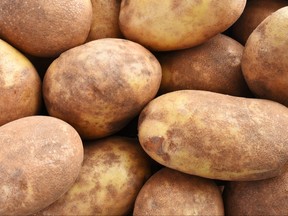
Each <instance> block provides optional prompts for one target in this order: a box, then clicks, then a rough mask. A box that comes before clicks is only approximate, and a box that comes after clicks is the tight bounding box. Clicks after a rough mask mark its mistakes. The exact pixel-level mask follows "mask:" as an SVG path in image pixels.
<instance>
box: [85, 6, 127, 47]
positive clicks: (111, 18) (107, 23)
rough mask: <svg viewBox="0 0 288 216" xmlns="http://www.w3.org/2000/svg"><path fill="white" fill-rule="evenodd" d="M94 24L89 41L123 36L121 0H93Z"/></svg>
mask: <svg viewBox="0 0 288 216" xmlns="http://www.w3.org/2000/svg"><path fill="white" fill-rule="evenodd" d="M91 3H92V11H93V15H92V24H91V29H90V32H89V35H88V38H87V40H86V41H87V42H88V41H91V40H97V39H101V38H122V37H123V36H122V33H121V31H120V27H119V23H118V20H119V19H118V18H119V13H120V4H121V0H91Z"/></svg>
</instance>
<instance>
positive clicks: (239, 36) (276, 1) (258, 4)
mask: <svg viewBox="0 0 288 216" xmlns="http://www.w3.org/2000/svg"><path fill="white" fill-rule="evenodd" d="M287 5H288V2H287V0H269V1H267V0H250V1H247V4H246V6H245V9H244V11H243V13H242V15H241V16H240V18H239V19H238V20H237V21H236V22H235V23H234V24H233V25H232V26H231V29H230V30H231V36H232V37H233V38H235V39H236V40H237V41H239V42H240V43H242V44H245V43H246V41H247V39H248V37H249V36H250V34H251V33H252V32H253V31H254V29H255V28H256V27H257V26H258V25H259V24H260V23H261V22H262V21H263V20H264V19H265V18H266V17H267V16H269V15H270V14H272V13H273V12H275V11H276V10H278V9H280V8H281V7H285V6H287Z"/></svg>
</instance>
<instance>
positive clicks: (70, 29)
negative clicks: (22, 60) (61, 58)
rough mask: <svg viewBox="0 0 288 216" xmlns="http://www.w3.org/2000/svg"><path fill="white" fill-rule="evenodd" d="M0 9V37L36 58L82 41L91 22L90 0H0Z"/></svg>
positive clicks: (55, 54)
mask: <svg viewBox="0 0 288 216" xmlns="http://www.w3.org/2000/svg"><path fill="white" fill-rule="evenodd" d="M0 8H1V9H0V10H1V13H0V38H3V39H5V40H7V41H9V42H10V43H11V44H12V45H13V46H15V47H16V48H18V49H20V50H21V51H23V52H25V53H28V54H30V55H34V56H40V57H52V56H58V55H59V54H60V53H62V52H63V51H65V50H68V49H70V48H72V47H75V46H78V45H80V44H83V43H84V42H85V40H86V38H87V36H88V34H89V31H90V26H91V21H92V4H91V1H90V0H81V1H79V0H61V1H58V0H29V1H23V0H13V1H11V0H1V1H0Z"/></svg>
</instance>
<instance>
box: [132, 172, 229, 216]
mask: <svg viewBox="0 0 288 216" xmlns="http://www.w3.org/2000/svg"><path fill="white" fill-rule="evenodd" d="M133 215H135V216H136V215H141V216H142V215H149V216H150V215H183V216H184V215H215V216H216V215H224V207H223V200H222V196H221V193H220V190H219V188H218V187H217V186H216V184H215V183H214V182H213V181H212V180H209V179H205V178H201V177H198V176H192V175H188V174H185V173H181V172H178V171H176V170H172V169H169V168H163V169H161V170H160V171H158V172H157V173H155V174H154V175H153V176H152V177H151V178H150V179H149V180H148V181H147V182H146V183H145V184H144V186H143V187H142V189H141V190H140V192H139V194H138V196H137V199H136V202H135V207H134V212H133Z"/></svg>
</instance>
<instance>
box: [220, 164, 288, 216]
mask: <svg viewBox="0 0 288 216" xmlns="http://www.w3.org/2000/svg"><path fill="white" fill-rule="evenodd" d="M287 191H288V166H287V165H286V170H285V171H284V172H283V174H281V175H280V176H277V177H274V178H271V179H265V180H259V181H250V182H229V183H228V184H227V185H226V186H225V190H224V202H225V215H227V216H229V215H235V216H236V215H239V216H240V215H255V216H256V215H259V216H260V215H270V216H272V215H275V216H279V215H287V213H288V205H287V203H288V193H287Z"/></svg>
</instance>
